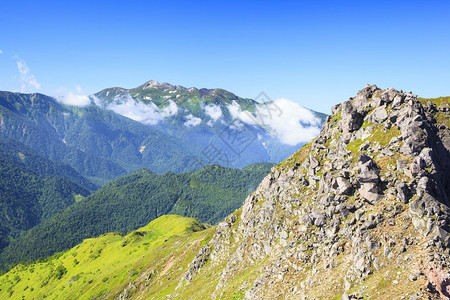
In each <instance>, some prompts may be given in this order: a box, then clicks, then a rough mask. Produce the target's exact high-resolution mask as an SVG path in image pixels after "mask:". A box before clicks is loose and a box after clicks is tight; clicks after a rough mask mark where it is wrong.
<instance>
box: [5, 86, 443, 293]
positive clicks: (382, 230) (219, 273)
mask: <svg viewBox="0 0 450 300" xmlns="http://www.w3.org/2000/svg"><path fill="white" fill-rule="evenodd" d="M449 120H450V118H449V98H438V99H420V98H419V99H418V98H417V97H416V96H415V95H413V94H411V93H403V92H399V91H397V90H395V89H388V90H380V89H379V88H377V87H376V86H367V87H366V88H364V89H362V90H361V91H359V92H358V94H357V95H356V97H354V98H350V99H349V100H348V101H346V102H344V103H342V104H340V105H336V106H334V107H333V109H332V115H330V116H329V117H328V118H327V121H326V122H325V124H324V126H323V128H322V131H321V132H320V134H319V136H318V137H317V138H315V139H314V140H313V141H312V142H311V143H310V144H308V145H306V146H304V147H303V148H301V149H300V150H299V151H297V152H296V153H295V154H294V155H292V156H291V157H289V158H288V159H287V160H285V161H284V162H282V163H281V164H280V165H278V166H277V167H275V168H272V171H271V173H270V174H269V175H267V176H266V177H265V178H264V179H263V180H262V182H261V184H260V185H259V187H258V188H257V189H256V191H255V192H254V193H252V194H251V195H250V196H248V197H247V199H246V200H245V202H244V204H243V205H242V207H241V208H239V209H238V210H236V211H234V212H233V213H231V214H230V215H229V216H228V217H226V218H225V220H224V221H222V222H220V223H219V224H218V225H217V226H215V227H211V228H207V229H205V227H204V226H202V225H201V224H199V223H198V222H196V221H195V220H192V219H186V218H182V217H178V216H161V217H159V218H158V219H155V220H154V221H153V222H152V223H150V224H149V225H148V226H146V227H143V228H141V229H139V230H137V231H134V232H131V233H130V234H128V235H127V236H125V237H123V236H121V235H117V234H108V235H104V236H101V237H98V238H96V239H88V240H85V241H84V242H83V243H82V244H80V245H78V246H76V247H74V248H72V249H71V250H69V251H67V252H62V253H59V254H57V255H55V256H53V257H49V258H48V259H46V260H42V261H38V262H35V263H32V264H20V265H18V266H16V267H14V268H13V269H12V270H10V271H9V272H8V273H7V274H5V275H3V276H1V277H0V286H1V290H0V294H1V295H2V296H4V297H11V298H16V299H22V298H23V297H25V298H28V297H30V295H31V296H32V297H38V298H45V297H48V298H52V299H53V298H67V299H74V298H85V299H90V298H96V299H113V298H119V299H125V298H131V299H142V298H151V299H366V298H373V299H447V298H448V297H450V272H449V271H450V270H449V267H450V266H449V261H450V259H449V258H450V244H449V242H450V241H449V233H450V227H449V224H450V201H449V197H448V195H449V194H450V190H449V188H450V182H449V180H450V178H449V176H448V173H449V172H450V155H449V148H450V144H449V134H450V133H449V128H450V122H449ZM211 168H214V167H211ZM142 172H147V171H140V172H138V173H136V174H134V175H131V176H137V177H139V176H142V174H141V173H142ZM200 172H201V171H200ZM149 176H155V175H152V174H149ZM164 176H169V177H170V176H171V175H170V174H166V175H164ZM121 180H124V181H126V180H127V179H126V177H125V178H123V179H121ZM177 180H178V179H177ZM133 181H135V180H133ZM151 182H155V181H154V180H151ZM164 182H173V181H171V180H170V178H165V180H164ZM200 182H201V180H198V181H197V180H194V182H192V180H189V187H191V188H192V186H196V187H199V186H202V185H201V184H200ZM119 183H120V181H119V182H117V183H114V184H113V183H112V184H111V185H110V191H113V190H114V189H112V188H113V186H114V185H115V184H119ZM122 183H123V182H122ZM120 185H121V184H120ZM178 186H179V185H178ZM181 186H183V185H181ZM186 186H187V185H186ZM128 187H131V186H128ZM134 188H136V187H133V189H134ZM133 189H127V193H130V192H131V191H132V190H133ZM181 189H184V188H181ZM171 190H175V191H177V189H176V188H175V189H171ZM99 192H100V191H99ZM99 192H97V193H96V194H94V195H93V196H92V197H93V198H91V200H90V201H83V202H81V203H85V204H84V205H87V204H88V203H89V202H94V201H95V199H94V198H95V197H100V196H101V194H99ZM107 192H108V190H104V193H107ZM113 194H115V195H120V192H119V191H117V192H112V194H111V195H113ZM119 197H120V196H119ZM175 198H179V197H178V196H176V197H175ZM72 207H73V206H72ZM79 207H81V206H79ZM100 207H101V206H100V205H99V206H97V208H100ZM112 219H113V218H111V220H112ZM43 224H44V223H43ZM50 236H51V235H50ZM46 238H48V236H47V237H46Z"/></svg>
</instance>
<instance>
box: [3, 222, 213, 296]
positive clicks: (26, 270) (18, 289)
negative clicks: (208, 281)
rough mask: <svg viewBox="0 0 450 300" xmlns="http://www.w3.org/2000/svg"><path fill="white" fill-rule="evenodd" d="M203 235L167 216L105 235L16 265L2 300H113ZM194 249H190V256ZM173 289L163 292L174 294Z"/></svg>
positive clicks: (8, 276) (201, 230)
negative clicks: (66, 249) (36, 299)
mask: <svg viewBox="0 0 450 300" xmlns="http://www.w3.org/2000/svg"><path fill="white" fill-rule="evenodd" d="M204 229H205V227H204V226H203V225H202V224H201V223H199V222H198V221H197V220H195V219H192V218H185V217H180V216H175V215H166V216H162V217H160V218H158V219H156V220H154V221H152V222H151V223H149V224H148V225H147V226H145V227H142V228H140V229H138V230H136V231H133V232H131V233H129V234H128V235H126V236H122V235H120V234H117V233H109V234H104V235H102V236H100V237H97V238H93V239H87V240H85V241H84V242H83V243H82V244H80V245H78V246H76V247H74V248H72V249H70V250H69V251H66V252H63V253H59V254H58V255H55V256H53V257H51V258H48V259H45V260H40V261H38V262H35V263H32V264H29V265H23V264H21V265H18V266H16V267H15V268H13V269H12V270H10V271H9V272H8V273H6V274H4V275H3V276H1V277H0V298H1V299H9V298H10V299H22V298H24V299H32V298H47V299H91V298H97V297H100V296H102V297H106V298H113V297H117V296H118V293H120V292H121V291H122V290H123V288H125V287H126V286H127V285H128V284H129V282H131V281H136V280H138V279H140V278H141V277H143V276H146V274H147V272H148V270H147V269H148V268H149V266H150V268H153V270H156V272H162V269H163V267H164V268H168V267H167V266H168V264H167V260H168V258H169V257H171V256H172V255H174V253H175V252H176V250H177V249H178V250H179V249H183V247H182V246H183V245H188V244H189V243H192V241H193V240H195V239H200V240H202V239H204V238H205V237H206V236H207V234H208V233H209V232H211V231H210V230H204ZM198 244H199V245H200V243H198ZM196 249H197V248H192V249H191V252H192V253H194V252H195V251H193V250H196ZM184 250H186V249H184ZM186 253H190V252H189V251H185V252H184V253H182V254H180V255H179V259H183V258H186V257H185V255H186ZM183 254H184V256H183ZM191 255H192V254H191ZM190 261H191V260H190V259H185V261H183V263H184V264H186V265H187V264H188V263H189V262H190ZM169 265H170V264H169ZM175 265H176V266H177V268H179V266H180V264H179V263H177V264H175ZM169 267H170V266H169ZM169 269H170V268H169ZM166 272H167V274H169V273H170V272H169V271H167V270H166ZM180 273H181V272H180ZM178 275H179V274H178ZM174 278H175V277H174ZM174 284H175V282H174V283H172V285H170V284H168V285H167V286H166V288H168V289H169V290H171V289H174V286H173V285H174Z"/></svg>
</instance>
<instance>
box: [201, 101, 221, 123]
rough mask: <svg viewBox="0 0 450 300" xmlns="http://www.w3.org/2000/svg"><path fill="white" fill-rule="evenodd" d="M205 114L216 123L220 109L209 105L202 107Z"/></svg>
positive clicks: (219, 115)
mask: <svg viewBox="0 0 450 300" xmlns="http://www.w3.org/2000/svg"><path fill="white" fill-rule="evenodd" d="M204 109H205V113H206V114H207V115H208V116H209V117H210V118H211V119H213V120H214V121H217V120H219V119H220V117H221V116H222V109H221V108H220V106H218V105H214V104H210V105H207V106H205V107H204Z"/></svg>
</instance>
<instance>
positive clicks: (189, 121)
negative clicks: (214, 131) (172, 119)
mask: <svg viewBox="0 0 450 300" xmlns="http://www.w3.org/2000/svg"><path fill="white" fill-rule="evenodd" d="M201 122H202V119H200V118H197V117H194V116H193V115H187V116H186V122H184V126H186V127H190V126H198V125H200V123H201Z"/></svg>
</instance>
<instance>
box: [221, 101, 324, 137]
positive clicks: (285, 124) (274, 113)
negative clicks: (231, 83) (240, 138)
mask: <svg viewBox="0 0 450 300" xmlns="http://www.w3.org/2000/svg"><path fill="white" fill-rule="evenodd" d="M228 110H229V111H230V114H231V116H232V117H233V118H234V119H239V120H240V121H242V122H244V123H247V124H250V125H259V126H262V127H264V128H265V129H266V130H267V131H269V133H270V134H272V135H274V136H276V137H277V138H278V139H279V140H280V141H281V142H282V143H283V144H287V145H297V144H298V143H301V142H307V141H309V140H311V139H312V138H314V137H316V136H317V135H318V134H319V132H320V127H319V126H320V121H319V120H318V119H317V118H316V117H315V116H314V114H313V113H312V112H311V111H310V110H308V109H306V108H304V107H301V106H300V105H299V104H297V103H295V102H293V101H290V100H288V99H278V100H276V101H274V102H271V103H267V104H260V105H258V106H257V109H256V112H255V113H250V112H248V111H242V110H241V108H240V106H239V105H238V104H237V103H233V104H232V105H229V106H228Z"/></svg>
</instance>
